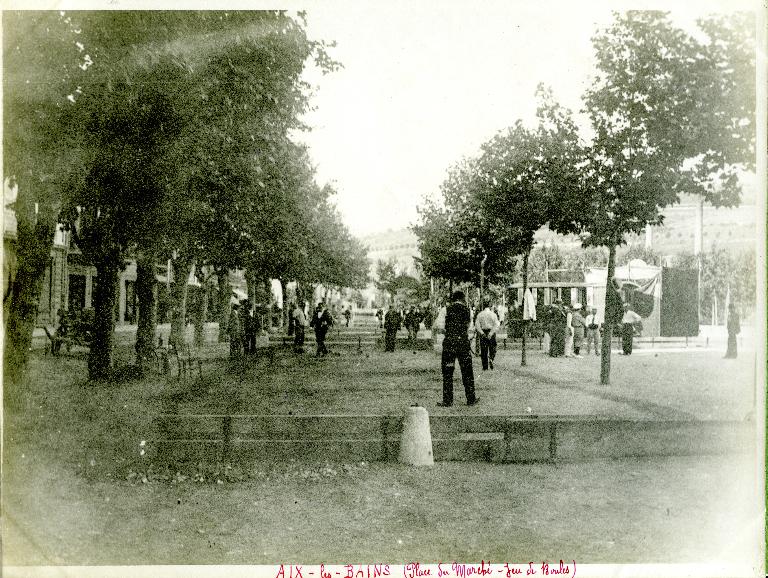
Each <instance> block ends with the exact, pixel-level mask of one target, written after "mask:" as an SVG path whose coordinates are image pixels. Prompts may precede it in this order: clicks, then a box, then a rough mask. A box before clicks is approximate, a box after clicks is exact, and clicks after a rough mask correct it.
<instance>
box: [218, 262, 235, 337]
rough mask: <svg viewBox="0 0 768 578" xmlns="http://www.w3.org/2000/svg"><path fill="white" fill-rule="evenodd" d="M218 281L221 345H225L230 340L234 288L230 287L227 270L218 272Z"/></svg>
mask: <svg viewBox="0 0 768 578" xmlns="http://www.w3.org/2000/svg"><path fill="white" fill-rule="evenodd" d="M216 279H217V280H218V282H219V292H218V298H219V343H223V342H225V341H227V340H228V333H227V328H228V325H229V309H230V308H229V301H230V298H229V296H230V295H231V294H232V288H231V287H230V285H229V274H228V273H227V270H226V269H219V270H217V271H216Z"/></svg>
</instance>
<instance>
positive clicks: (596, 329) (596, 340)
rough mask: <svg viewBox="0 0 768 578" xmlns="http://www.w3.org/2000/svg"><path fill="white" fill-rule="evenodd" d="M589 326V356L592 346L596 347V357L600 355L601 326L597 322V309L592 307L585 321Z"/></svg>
mask: <svg viewBox="0 0 768 578" xmlns="http://www.w3.org/2000/svg"><path fill="white" fill-rule="evenodd" d="M585 323H586V325H587V355H589V352H590V346H592V345H594V346H595V355H600V324H599V323H598V322H597V309H595V308H594V307H592V308H591V309H590V310H589V315H587V319H586V320H585Z"/></svg>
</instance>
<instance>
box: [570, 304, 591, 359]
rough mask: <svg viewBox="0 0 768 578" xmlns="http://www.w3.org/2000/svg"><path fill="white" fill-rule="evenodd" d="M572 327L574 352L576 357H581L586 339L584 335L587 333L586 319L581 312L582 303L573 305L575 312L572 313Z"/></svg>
mask: <svg viewBox="0 0 768 578" xmlns="http://www.w3.org/2000/svg"><path fill="white" fill-rule="evenodd" d="M571 327H572V328H573V354H574V355H575V356H576V357H581V355H580V352H581V345H582V343H583V341H584V335H585V333H586V328H587V326H586V321H585V320H584V317H583V316H582V314H581V305H580V304H579V303H576V304H575V305H574V306H573V313H572V314H571Z"/></svg>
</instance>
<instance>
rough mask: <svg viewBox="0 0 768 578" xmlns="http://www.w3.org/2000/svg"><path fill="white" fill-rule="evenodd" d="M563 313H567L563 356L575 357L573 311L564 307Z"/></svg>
mask: <svg viewBox="0 0 768 578" xmlns="http://www.w3.org/2000/svg"><path fill="white" fill-rule="evenodd" d="M563 311H564V312H565V327H564V328H563V329H564V335H565V337H564V339H565V345H564V347H563V354H564V355H565V357H573V325H572V321H573V311H571V308H570V307H569V306H567V305H566V306H564V308H563Z"/></svg>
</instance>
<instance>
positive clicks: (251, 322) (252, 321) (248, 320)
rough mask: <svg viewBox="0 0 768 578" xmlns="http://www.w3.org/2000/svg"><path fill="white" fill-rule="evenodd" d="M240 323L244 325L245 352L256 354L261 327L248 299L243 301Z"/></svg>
mask: <svg viewBox="0 0 768 578" xmlns="http://www.w3.org/2000/svg"><path fill="white" fill-rule="evenodd" d="M240 321H241V324H242V330H241V332H242V335H243V352H245V353H255V352H256V335H257V333H258V330H259V326H260V325H261V324H260V323H259V322H258V320H257V317H256V312H255V311H254V310H253V306H252V304H251V302H250V301H249V300H248V299H243V301H242V302H241V307H240Z"/></svg>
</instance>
